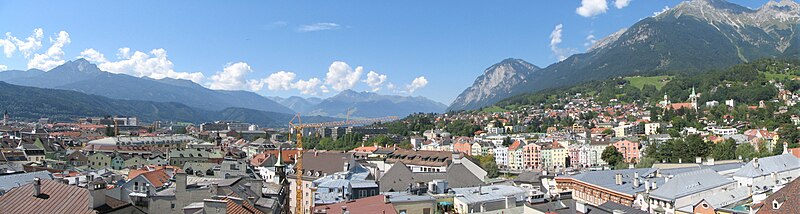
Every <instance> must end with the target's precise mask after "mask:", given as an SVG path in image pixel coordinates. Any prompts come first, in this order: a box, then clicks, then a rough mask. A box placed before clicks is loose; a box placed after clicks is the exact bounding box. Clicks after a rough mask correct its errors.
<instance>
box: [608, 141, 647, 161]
mask: <svg viewBox="0 0 800 214" xmlns="http://www.w3.org/2000/svg"><path fill="white" fill-rule="evenodd" d="M612 145H614V147H617V151H619V152H620V153H622V157H624V158H625V162H626V163H638V162H639V156H640V153H639V147H640V144H639V142H633V141H629V140H622V141H617V142H615V143H614V144H612Z"/></svg>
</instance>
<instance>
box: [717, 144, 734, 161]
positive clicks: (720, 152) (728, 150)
mask: <svg viewBox="0 0 800 214" xmlns="http://www.w3.org/2000/svg"><path fill="white" fill-rule="evenodd" d="M711 156H712V157H714V159H717V160H733V159H736V141H734V140H733V139H728V140H725V142H722V143H718V144H716V145H714V151H713V152H712V153H711Z"/></svg>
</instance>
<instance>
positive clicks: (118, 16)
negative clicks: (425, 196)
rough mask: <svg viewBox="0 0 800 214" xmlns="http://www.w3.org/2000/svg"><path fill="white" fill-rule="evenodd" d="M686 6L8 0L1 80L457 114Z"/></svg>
mask: <svg viewBox="0 0 800 214" xmlns="http://www.w3.org/2000/svg"><path fill="white" fill-rule="evenodd" d="M602 2H606V3H605V5H606V6H605V7H606V8H607V9H605V10H603V9H602V6H601V4H602ZM625 2H627V5H626V4H625ZM679 2H680V1H678V0H664V1H662V0H658V1H656V0H631V1H615V0H608V1H604V0H583V1H578V0H567V1H503V2H500V1H414V2H411V1H402V2H388V1H346V2H342V1H313V2H312V1H304V2H298V1H251V2H239V1H237V2H236V4H232V3H231V2H228V1H215V2H210V1H209V2H195V1H191V2H190V1H130V2H107V1H75V2H66V1H55V2H54V1H0V33H3V34H4V35H0V46H3V47H0V50H3V54H0V70H4V69H9V70H11V69H17V70H26V69H28V68H43V69H46V68H51V67H54V66H55V65H56V64H58V63H60V62H61V61H62V60H73V59H76V58H78V57H87V58H90V59H91V61H93V62H95V63H97V64H99V65H100V67H101V68H102V69H104V70H109V71H111V72H116V73H126V74H131V75H135V76H150V77H154V78H163V77H173V78H184V79H191V80H193V81H196V82H198V83H200V84H202V85H204V86H206V87H210V88H214V89H230V90H251V91H256V92H257V93H259V94H262V95H265V96H283V97H286V96H292V95H297V96H304V97H308V96H317V97H328V96H332V95H335V94H336V93H337V92H338V91H340V90H344V89H353V90H357V91H377V92H378V93H381V94H400V95H414V96H425V97H429V98H431V99H434V100H436V101H440V102H442V103H445V104H450V102H452V100H453V99H455V97H456V96H457V95H458V94H459V93H461V91H462V90H464V89H465V88H466V87H468V86H470V85H471V84H472V83H473V81H474V80H475V78H476V77H477V76H478V75H480V74H481V73H482V72H483V70H484V69H485V68H486V67H489V66H490V65H492V64H494V63H497V62H499V61H501V60H502V59H505V58H521V59H524V60H526V61H529V62H531V63H533V64H536V65H538V66H540V67H546V66H547V65H549V64H552V63H554V62H557V61H558V60H559V58H560V57H563V56H568V55H569V54H573V53H579V52H583V51H585V50H586V48H587V47H588V45H589V44H590V43H591V40H592V39H591V37H590V36H593V37H594V39H595V40H596V39H600V38H602V37H605V36H607V35H609V34H611V33H613V32H615V31H617V30H619V29H622V28H625V27H628V26H630V25H632V24H634V23H636V22H637V21H638V20H640V19H642V18H644V17H647V16H652V15H653V13H654V12H657V11H661V10H662V9H663V8H664V7H667V6H668V7H673V6H674V5H677V4H678V3H679ZM731 2H734V3H737V4H740V5H744V6H748V7H751V8H757V7H759V6H760V5H762V4H764V3H765V2H767V0H755V1H753V0H732V1H731ZM598 3H599V4H598ZM617 3H619V5H618V4H617ZM584 4H585V7H582V5H584ZM592 5H595V7H591V6H592ZM617 6H624V7H621V8H618V7H617ZM579 8H581V9H579ZM579 13H580V14H579ZM559 25H560V26H561V28H560V29H561V30H560V36H558V37H559V38H560V40H561V41H560V42H554V41H553V36H554V30H555V29H556V28H557V26H559ZM37 29H41V30H37ZM37 31H38V32H37ZM62 31H63V32H62ZM37 33H38V35H37ZM28 39H30V40H28ZM3 44H6V45H5V46H4V45H3ZM12 46H13V47H14V48H13V50H9V47H12ZM137 52H138V53H137ZM100 54H102V57H100V56H101V55H100ZM371 71H372V72H371Z"/></svg>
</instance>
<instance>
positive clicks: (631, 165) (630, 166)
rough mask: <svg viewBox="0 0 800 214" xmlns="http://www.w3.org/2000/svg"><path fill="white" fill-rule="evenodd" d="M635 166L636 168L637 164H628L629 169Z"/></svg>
mask: <svg viewBox="0 0 800 214" xmlns="http://www.w3.org/2000/svg"><path fill="white" fill-rule="evenodd" d="M633 168H636V166H635V165H633V164H632V163H629V164H628V169H633Z"/></svg>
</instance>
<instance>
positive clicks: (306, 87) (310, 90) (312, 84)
mask: <svg viewBox="0 0 800 214" xmlns="http://www.w3.org/2000/svg"><path fill="white" fill-rule="evenodd" d="M320 84H322V80H319V79H318V78H311V79H308V80H298V81H297V82H296V83H294V84H292V88H294V89H297V90H299V91H300V93H301V94H307V95H317V94H318V92H317V89H318V88H319V89H323V87H324V86H322V87H320V86H319V85H320Z"/></svg>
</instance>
